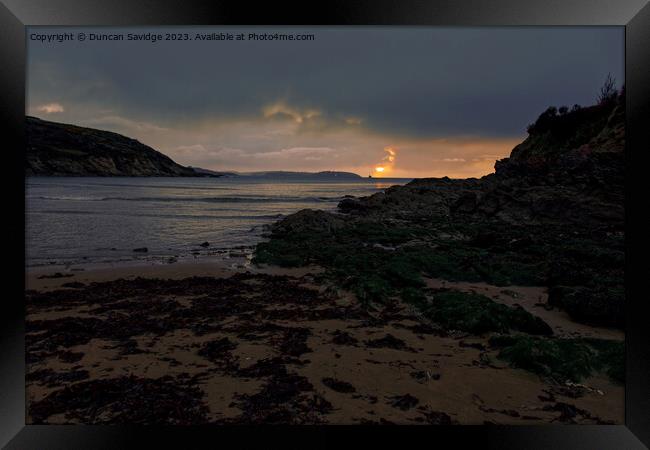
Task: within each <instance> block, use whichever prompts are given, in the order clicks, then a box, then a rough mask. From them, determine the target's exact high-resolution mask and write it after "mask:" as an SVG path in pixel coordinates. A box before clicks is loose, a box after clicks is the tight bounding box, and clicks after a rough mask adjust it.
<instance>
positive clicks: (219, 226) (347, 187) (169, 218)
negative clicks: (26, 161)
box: [25, 176, 411, 267]
mask: <svg viewBox="0 0 650 450" xmlns="http://www.w3.org/2000/svg"><path fill="white" fill-rule="evenodd" d="M409 181H411V180H410V179H396V178H393V179H391V178H382V179H377V178H373V179H367V178H360V179H358V180H356V179H355V180H330V179H325V180H321V179H319V180H306V179H305V180H300V179H285V180H282V179H269V178H268V177H253V176H245V177H244V176H242V177H227V178H226V177H220V178H149V177H147V178H128V177H125V178H118V177H115V178H113V177H111V178H105V177H97V178H95V177H93V178H90V177H89V178H81V177H70V178H68V177H33V178H28V179H27V181H26V197H25V211H26V217H25V222H26V223H25V230H26V231H25V233H26V236H25V239H26V264H27V266H28V267H36V266H47V265H66V266H71V265H76V264H86V265H87V264H95V263H99V264H101V263H110V264H113V263H119V262H127V261H131V262H132V261H149V262H161V263H165V262H175V261H179V260H183V261H187V260H196V259H200V258H203V257H220V256H223V257H224V258H228V257H230V256H231V255H234V254H238V255H239V256H242V255H244V256H246V257H247V258H249V259H250V255H251V253H252V249H253V247H254V246H255V244H257V243H258V242H260V241H263V240H264V239H265V237H264V235H265V231H268V225H270V224H272V223H273V222H275V221H277V220H280V219H281V218H283V217H285V216H287V215H289V214H292V213H294V212H296V211H299V210H301V209H305V208H310V209H321V210H326V211H336V206H337V204H338V202H339V201H341V199H342V198H344V196H346V195H352V196H355V197H361V196H367V195H371V194H374V193H376V192H380V191H382V190H385V189H386V188H388V187H390V186H394V185H402V184H405V183H407V182H409ZM205 243H208V244H209V245H205ZM201 244H204V245H203V246H202V245H201ZM142 248H146V249H147V251H146V252H143V251H134V250H135V249H142Z"/></svg>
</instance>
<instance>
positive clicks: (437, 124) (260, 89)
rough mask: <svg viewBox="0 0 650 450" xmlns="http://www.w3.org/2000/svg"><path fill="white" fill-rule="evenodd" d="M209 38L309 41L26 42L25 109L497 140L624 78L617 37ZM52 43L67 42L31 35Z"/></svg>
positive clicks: (569, 33) (613, 32)
mask: <svg viewBox="0 0 650 450" xmlns="http://www.w3.org/2000/svg"><path fill="white" fill-rule="evenodd" d="M107 30H108V29H94V30H88V29H85V30H84V31H85V32H86V33H87V34H88V33H90V32H95V33H97V32H101V31H104V32H106V31H107ZM114 30H119V29H110V31H114ZM169 30H170V29H168V28H165V29H162V28H147V29H138V30H134V29H123V30H119V31H123V32H125V33H126V32H138V33H142V32H146V31H155V32H159V33H164V32H166V31H169ZM196 30H198V28H192V29H189V30H188V29H182V30H178V29H177V30H176V31H182V32H185V31H187V32H190V33H194V32H195V31H196ZM215 30H216V31H230V32H239V31H242V32H245V33H248V32H251V31H256V32H263V31H273V32H276V31H278V32H282V31H284V32H301V33H302V32H304V33H313V34H314V35H315V40H314V41H295V42H277V41H245V42H218V41H206V42H197V41H193V42H174V41H161V42H155V43H150V42H133V41H123V42H89V41H85V42H68V43H39V42H33V41H30V43H29V67H28V103H29V105H30V107H31V108H34V109H35V108H36V107H37V106H39V105H44V104H51V103H58V104H61V105H62V106H63V107H64V108H65V112H64V113H62V114H64V117H66V118H67V119H68V120H71V121H74V120H75V119H77V120H79V119H82V118H83V119H88V118H89V115H90V116H92V115H95V116H98V115H103V116H109V117H113V116H115V117H128V118H129V119H130V120H134V121H141V122H144V123H155V124H156V126H160V127H165V126H168V125H170V124H179V123H181V124H182V123H192V122H196V121H200V120H205V119H206V118H210V119H215V118H217V119H218V118H255V117H263V114H264V108H265V107H266V106H268V105H271V104H275V103H278V102H283V104H285V105H287V107H288V108H293V109H294V110H295V111H298V112H299V113H300V114H303V113H304V112H306V111H309V110H314V111H318V112H319V116H318V117H317V118H315V120H314V121H311V122H310V121H306V122H305V123H307V122H309V123H314V124H316V123H317V124H318V126H315V129H316V130H318V129H323V128H326V127H327V126H328V124H330V126H331V124H343V123H346V121H348V120H352V121H361V124H360V125H361V126H363V127H364V128H366V129H368V130H371V131H376V132H381V133H386V134H391V135H395V136H408V137H410V138H429V137H440V136H456V135H469V136H471V135H474V136H492V137H499V136H514V135H516V136H518V135H521V134H522V133H523V130H524V129H525V127H526V125H527V124H528V123H529V122H531V121H533V120H534V119H535V118H536V117H537V115H538V114H539V113H540V112H541V111H542V110H543V109H545V108H546V107H547V106H549V105H563V104H567V105H572V104H574V103H579V104H590V103H593V101H594V100H595V97H596V95H597V91H598V88H599V86H600V85H601V84H602V82H603V80H604V78H605V76H606V75H607V73H608V72H611V73H612V74H613V75H614V76H615V77H616V78H617V80H619V81H620V80H622V79H623V77H624V75H623V70H624V53H623V49H624V39H623V36H624V35H623V29H622V28H613V27H609V28H608V27H599V28H586V27H579V28H568V27H563V28H514V27H511V28H423V27H418V28H410V27H409V28H407V27H392V28H391V27H364V28H354V29H350V28H342V27H339V28H322V27H313V28H308V29H307V28H301V29H295V28H272V29H262V28H255V27H237V28H224V27H221V28H218V29H215V28H209V29H207V28H203V29H202V31H204V32H205V31H215ZM53 31H59V32H60V31H70V29H66V30H61V29H59V30H55V29H49V28H41V27H38V28H30V33H31V32H38V33H46V32H53ZM292 114H293V113H292V112H291V111H278V112H277V113H276V114H275V116H277V117H274V118H273V120H294V119H295V115H292ZM316 119H317V120H316ZM349 123H352V122H349ZM355 123H356V122H355ZM143 126H144V125H143ZM337 126H338V125H337Z"/></svg>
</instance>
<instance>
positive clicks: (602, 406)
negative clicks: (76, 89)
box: [26, 261, 624, 424]
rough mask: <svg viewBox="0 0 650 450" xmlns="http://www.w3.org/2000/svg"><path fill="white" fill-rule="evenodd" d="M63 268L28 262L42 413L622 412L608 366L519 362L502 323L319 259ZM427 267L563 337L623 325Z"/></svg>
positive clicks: (155, 417)
mask: <svg viewBox="0 0 650 450" xmlns="http://www.w3.org/2000/svg"><path fill="white" fill-rule="evenodd" d="M77 269H79V267H77ZM61 270H62V271H61ZM61 270H57V268H36V269H32V270H28V271H27V275H26V287H27V299H28V303H27V348H28V353H27V359H28V375H27V398H28V411H29V416H28V423H97V424H99V423H104V424H108V423H126V422H128V423H166V424H190V423H192V424H195V423H219V424H246V423H296V424H298V423H300V424H321V423H322V424H373V423H377V424H380V423H384V424H386V423H395V424H540V423H590V424H594V423H609V424H619V423H623V418H624V388H623V386H622V385H620V384H616V383H613V382H612V381H611V380H609V379H608V378H607V377H605V376H603V375H595V376H591V377H589V378H587V379H585V380H583V381H582V382H581V383H570V382H566V383H557V382H552V381H550V380H547V379H546V380H545V379H544V378H543V377H539V376H538V375H536V374H533V373H530V372H529V371H526V370H522V369H516V368H512V367H510V366H509V365H508V364H507V363H505V362H504V361H502V360H500V359H499V358H498V349H496V348H494V346H492V345H490V343H489V339H488V336H476V335H472V334H470V333H465V332H461V331H449V330H443V329H441V328H439V327H436V326H435V325H430V324H426V323H423V321H422V318H421V316H420V315H419V313H418V311H417V310H416V309H414V308H413V307H412V306H410V305H407V304H402V303H398V304H395V305H393V306H392V307H390V308H384V309H382V310H378V311H373V310H370V309H367V308H363V307H361V306H360V304H359V303H358V302H357V301H355V299H354V297H353V296H352V295H351V294H350V293H349V292H345V290H341V289H338V288H337V286H335V285H332V284H331V283H327V282H324V281H323V280H322V279H321V277H320V274H322V272H323V271H322V269H321V268H319V267H315V266H312V267H302V268H297V269H283V268H278V267H268V266H264V265H261V266H259V267H258V266H256V265H251V266H250V267H248V268H245V269H244V268H242V269H233V268H232V267H230V265H229V264H227V263H223V262H221V263H220V262H218V261H214V262H193V263H175V264H149V265H139V266H133V265H131V266H126V267H122V268H119V267H105V268H90V269H88V270H76V271H72V270H67V271H66V270H65V269H61ZM57 274H58V275H57ZM426 282H427V284H428V285H429V286H430V287H431V288H435V289H439V288H441V287H443V286H444V288H453V289H457V290H461V291H466V292H478V293H481V294H483V295H486V296H488V297H489V298H491V299H493V300H494V301H495V302H501V303H504V304H508V305H512V304H514V303H516V304H519V305H521V306H522V307H523V308H525V309H526V310H527V311H530V312H531V314H533V315H538V316H539V317H543V319H544V320H545V322H546V323H548V324H549V325H550V326H551V327H552V328H553V329H554V332H555V334H556V336H558V337H563V336H566V337H571V338H579V337H585V338H589V337H593V336H597V337H600V338H608V339H612V340H622V339H623V332H622V331H620V330H617V329H612V328H603V327H593V326H588V325H584V324H578V323H575V322H573V321H571V320H570V318H568V317H567V315H566V313H564V312H562V311H559V310H558V309H557V308H553V307H549V305H548V304H547V294H546V292H545V288H534V287H517V286H508V287H507V288H504V287H497V286H493V285H488V284H486V283H467V282H464V283H450V282H446V281H444V280H440V279H427V280H426ZM172 406H173V407H172Z"/></svg>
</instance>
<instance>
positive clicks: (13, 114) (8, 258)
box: [0, 0, 650, 449]
mask: <svg viewBox="0 0 650 450" xmlns="http://www.w3.org/2000/svg"><path fill="white" fill-rule="evenodd" d="M226 24H227V25H258V24H265V25H314V26H315V25H432V26H436V25H437V26H442V25H444V26H479V25H480V26H531V25H532V26H569V25H570V26H576V25H580V26H583V25H584V26H590V25H612V26H623V27H625V55H626V62H625V74H626V80H625V84H626V95H627V101H626V104H627V111H626V114H627V117H626V120H627V123H626V126H627V131H626V133H627V143H626V145H627V149H626V158H627V165H626V178H627V179H628V180H630V179H631V178H632V176H633V174H634V173H635V172H636V171H638V167H637V168H635V167H634V165H633V162H632V158H633V156H632V155H634V162H636V164H637V165H638V164H639V162H638V161H639V159H640V154H641V153H642V152H643V151H644V150H645V151H646V152H647V151H648V150H650V126H648V125H650V122H648V118H649V117H650V114H648V113H649V109H650V108H649V104H650V102H649V97H650V96H649V95H648V94H649V90H650V77H649V76H648V75H649V74H650V58H649V57H650V5H649V4H648V1H647V0H618V1H601V0H599V1H594V0H564V1H560V0H546V1H539V0H538V1H524V0H491V1H481V0H455V1H454V0H445V1H422V0H408V1H407V0H401V1H396V0H347V1H346V0H336V1H328V2H313V1H312V2H302V3H300V4H292V3H288V2H286V3H280V2H264V3H260V4H249V3H248V2H245V1H241V0H240V1H239V2H234V1H216V0H212V1H210V0H192V1H180V0H159V1H153V0H140V1H127V0H119V1H116V0H113V1H110V2H109V1H106V0H104V1H102V0H2V3H0V53H1V55H2V56H1V58H0V61H2V63H1V64H0V67H1V68H0V77H1V78H2V83H0V127H1V128H2V133H1V134H0V136H2V143H3V145H2V148H3V149H4V152H3V158H4V161H5V164H6V165H5V171H4V176H3V179H4V181H5V182H6V186H7V187H6V190H5V192H4V198H5V204H7V205H8V206H7V207H8V208H9V211H8V212H7V213H5V217H6V219H5V221H4V222H5V224H4V225H5V227H6V228H5V230H6V233H7V234H6V236H5V239H7V240H8V241H10V243H11V245H10V246H9V247H10V249H9V250H8V253H7V254H5V265H4V269H3V271H4V278H5V280H4V281H5V283H6V284H7V285H8V286H9V287H10V288H9V289H5V291H4V293H5V295H3V296H2V298H3V301H2V309H1V310H0V317H2V327H1V328H0V330H1V331H0V333H1V342H2V351H1V352H0V374H1V376H0V384H1V386H0V444H1V445H3V446H5V445H6V448H9V449H24V448H30V449H31V448H38V449H49V448H95V449H97V448H123V447H131V446H134V447H139V446H146V447H148V448H156V447H158V446H160V447H165V448H167V447H179V448H196V447H201V446H209V447H215V446H230V445H238V446H242V444H243V443H244V442H246V443H248V442H250V440H251V439H255V440H258V441H259V444H262V445H265V446H266V445H268V444H269V443H271V442H273V443H277V444H283V445H285V446H292V445H296V444H298V445H300V446H301V447H320V446H332V445H335V443H337V442H339V441H340V440H341V439H343V438H345V439H347V436H348V435H350V434H362V433H363V434H364V436H363V437H362V439H363V440H362V441H361V442H363V443H364V445H371V444H370V443H371V442H373V441H374V442H377V443H379V442H383V443H389V442H391V441H392V442H393V443H394V444H397V443H398V442H399V443H401V442H403V443H404V444H406V445H421V444H416V443H417V442H418V441H419V442H423V443H425V444H427V443H428V444H427V445H435V444H438V445H439V444H440V442H445V443H449V444H453V445H454V446H456V445H460V446H461V447H462V446H463V444H468V443H471V444H475V445H477V446H478V445H480V446H481V447H482V448H500V449H509V448H513V449H514V448H517V449H519V448H529V449H537V448H540V449H541V448H544V449H546V448H554V449H561V448H574V449H577V448H588V449H600V448H602V449H613V448H621V449H622V448H625V449H636V448H644V444H645V446H650V346H648V342H650V336H649V335H650V333H649V328H650V327H648V326H647V324H646V323H647V318H646V317H647V316H646V315H645V314H643V312H644V311H643V309H644V307H645V303H646V302H647V300H646V299H645V298H644V297H643V296H642V295H641V294H642V292H638V291H636V290H633V289H632V284H631V282H632V280H635V279H637V280H638V279H643V277H642V276H641V271H642V270H645V269H644V267H642V266H633V265H632V264H631V263H630V260H631V258H630V257H631V253H635V254H640V253H641V252H643V250H644V247H645V242H644V239H646V238H645V237H644V236H643V235H642V234H637V233H634V234H632V233H631V230H630V224H631V223H632V222H631V215H630V213H631V211H630V209H631V208H630V206H631V203H630V202H631V199H632V197H631V195H632V192H633V191H634V190H633V189H632V187H631V183H630V182H626V205H625V210H626V261H627V262H626V298H627V299H628V300H627V302H628V303H627V316H626V318H627V322H626V330H625V331H626V386H625V387H626V399H625V425H620V426H609V425H597V426H563V425H557V426H556V425H541V426H537V427H530V426H525V427H522V426H512V427H507V426H490V427H466V426H454V427H433V428H432V427H377V428H372V429H368V428H366V427H324V428H321V427H303V428H300V429H299V430H296V429H294V428H292V429H290V430H289V429H287V428H286V427H256V428H254V429H251V428H249V427H238V428H230V427H228V428H225V427H189V428H180V427H176V428H175V427H134V426H56V425H50V426H42V425H41V426H37V425H28V426H26V425H25V346H24V331H25V324H24V320H25V308H24V302H23V300H22V299H23V298H24V267H25V266H24V251H25V246H24V239H22V240H21V239H20V238H19V236H23V238H24V211H25V210H24V197H25V196H24V189H25V188H24V181H25V180H24V167H25V164H24V151H23V149H24V147H25V136H24V119H25V82H26V78H25V75H26V39H25V37H26V32H25V27H26V26H33V25H51V26H62V25H97V26H103V25H114V26H129V25H226ZM641 176H642V175H641ZM636 192H642V191H636ZM632 242H633V243H634V244H632ZM635 295H636V297H635ZM225 438H228V439H229V441H226V440H225ZM232 439H234V440H232ZM416 439H417V441H416ZM402 445H403V444H402Z"/></svg>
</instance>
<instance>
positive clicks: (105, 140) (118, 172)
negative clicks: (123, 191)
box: [25, 117, 201, 177]
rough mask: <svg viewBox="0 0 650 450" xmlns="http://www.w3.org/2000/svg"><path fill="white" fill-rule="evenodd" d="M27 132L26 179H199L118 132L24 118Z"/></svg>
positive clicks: (194, 173)
mask: <svg viewBox="0 0 650 450" xmlns="http://www.w3.org/2000/svg"><path fill="white" fill-rule="evenodd" d="M26 129H27V155H26V167H25V171H26V174H27V175H28V176H31V175H44V176H128V177H154V176H155V177H185V176H187V177H195V176H201V175H200V174H197V173H196V172H194V171H193V170H192V169H189V168H186V167H183V166H181V165H179V164H177V163H175V162H174V161H173V160H172V159H171V158H169V157H167V156H165V155H163V154H162V153H160V152H158V151H156V150H154V149H153V148H151V147H148V146H146V145H144V144H142V143H140V142H138V141H136V140H135V139H131V138H128V137H126V136H122V135H120V134H117V133H112V132H109V131H103V130H96V129H93V128H83V127H79V126H75V125H68V124H63V123H56V122H49V121H45V120H41V119H38V118H36V117H27V123H26Z"/></svg>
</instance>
